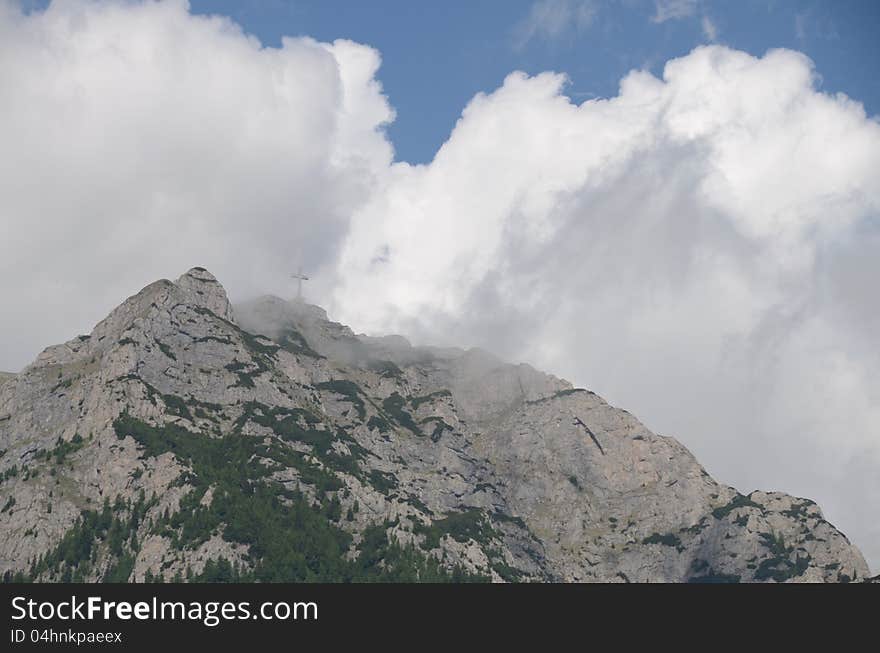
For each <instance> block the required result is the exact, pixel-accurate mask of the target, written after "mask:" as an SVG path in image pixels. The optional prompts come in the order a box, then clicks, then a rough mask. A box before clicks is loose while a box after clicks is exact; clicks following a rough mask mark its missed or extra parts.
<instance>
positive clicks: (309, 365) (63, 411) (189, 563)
mask: <svg viewBox="0 0 880 653" xmlns="http://www.w3.org/2000/svg"><path fill="white" fill-rule="evenodd" d="M0 451H2V456H0V481H2V484H0V502H2V504H3V506H2V512H0V572H5V574H6V578H7V579H15V578H17V579H20V580H21V579H33V580H40V581H55V580H68V579H73V580H88V581H95V580H102V579H107V580H132V581H142V580H145V579H146V580H149V579H152V578H161V579H165V580H171V579H192V580H218V579H226V578H238V579H241V580H262V581H270V580H288V581H299V580H381V579H390V580H415V579H421V580H493V581H501V580H506V581H525V580H551V581H616V582H644V581H736V580H740V581H777V582H781V581H831V582H836V581H850V580H862V579H865V578H866V577H867V576H868V569H867V566H866V564H865V562H864V560H863V558H862V556H861V554H860V553H859V552H858V550H857V549H856V548H855V547H854V546H852V545H851V544H850V543H849V542H848V540H847V539H846V537H845V536H844V535H843V534H842V533H841V532H839V531H838V530H837V529H836V528H834V526H832V525H831V524H829V523H828V522H827V521H825V519H824V518H823V516H822V512H821V511H820V509H819V507H818V506H816V504H814V503H813V502H811V501H809V500H807V499H799V498H795V497H791V496H788V495H785V494H780V493H774V492H759V491H756V492H752V493H751V494H749V495H743V494H740V493H738V492H737V491H736V490H734V489H733V488H730V487H727V486H724V485H721V484H719V483H717V482H715V481H714V480H713V479H712V478H711V477H710V476H709V475H708V474H707V473H706V472H705V471H704V470H703V468H702V467H701V466H700V465H699V463H698V462H697V461H696V460H695V459H694V457H693V456H692V455H691V454H690V453H689V452H688V451H687V450H686V449H685V448H684V447H683V446H682V445H681V444H679V443H678V442H676V441H675V440H673V439H671V438H667V437H661V436H658V435H655V434H653V433H651V432H650V431H648V430H647V429H646V428H645V427H644V426H643V425H642V424H640V423H639V422H638V420H636V419H635V418H634V417H633V416H632V415H630V414H629V413H628V412H626V411H624V410H620V409H617V408H614V407H612V406H609V405H608V404H607V403H605V402H604V401H603V400H602V399H601V398H600V397H598V396H596V395H595V394H593V393H592V392H589V391H587V390H582V389H577V388H572V387H571V385H570V384H569V383H567V382H565V381H563V380H561V379H557V378H555V377H553V376H550V375H547V374H543V373H541V372H538V371H536V370H534V369H533V368H531V367H529V366H527V365H509V364H506V363H503V362H501V361H499V360H497V359H495V358H494V357H492V356H490V355H488V354H486V353H484V352H480V351H475V350H468V351H463V350H458V349H437V348H425V347H412V346H410V345H409V343H408V342H407V341H406V340H405V339H403V338H400V337H387V338H368V337H364V336H357V335H355V334H354V333H353V332H352V331H351V330H350V329H349V328H348V327H345V326H343V325H340V324H337V323H334V322H331V321H329V320H328V319H327V316H326V314H325V313H324V312H323V311H322V310H321V309H319V308H317V307H314V306H308V305H303V304H298V303H295V302H293V303H291V302H285V301H282V300H280V299H278V298H274V297H265V298H262V299H259V300H256V301H253V302H250V303H248V304H245V305H241V306H237V307H236V308H235V310H233V308H232V307H231V306H230V304H229V301H228V299H227V297H226V293H225V292H224V290H223V288H222V287H221V286H220V284H219V283H218V282H217V280H216V279H215V278H214V277H213V276H212V275H211V274H210V273H208V272H207V271H205V270H204V269H201V268H194V269H193V270H190V271H189V272H187V273H186V274H184V275H183V276H182V277H181V278H180V279H178V280H177V281H176V282H174V283H172V282H170V281H164V280H163V281H158V282H156V283H154V284H151V285H150V286H148V287H146V288H144V289H143V290H142V291H141V292H140V293H138V294H137V295H135V296H133V297H130V298H129V299H127V300H126V301H125V302H124V303H123V304H122V305H121V306H120V307H118V308H117V309H116V310H114V311H113V312H112V313H111V314H110V315H109V316H108V317H107V318H106V319H105V320H104V321H102V322H101V323H100V324H98V325H97V326H96V327H95V329H94V330H93V331H92V333H91V334H90V335H88V336H80V337H78V338H75V339H73V340H71V341H69V342H67V343H65V344H63V345H58V346H55V347H50V348H49V349H47V350H45V351H44V352H43V353H42V354H41V355H40V356H39V357H38V358H37V360H36V361H35V362H34V363H33V364H32V365H30V366H29V367H28V368H26V369H25V370H24V371H22V372H21V373H20V374H18V375H16V376H13V377H11V378H8V379H6V380H0Z"/></svg>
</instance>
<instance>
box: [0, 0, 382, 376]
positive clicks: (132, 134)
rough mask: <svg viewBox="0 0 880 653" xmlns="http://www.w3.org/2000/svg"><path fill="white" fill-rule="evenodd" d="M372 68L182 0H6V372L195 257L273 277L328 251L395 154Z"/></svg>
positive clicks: (229, 276) (0, 11) (2, 156)
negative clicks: (23, 4)
mask: <svg viewBox="0 0 880 653" xmlns="http://www.w3.org/2000/svg"><path fill="white" fill-rule="evenodd" d="M379 63H380V57H379V54H378V53H377V52H376V51H375V50H374V49H372V48H369V47H366V46H363V45H358V44H355V43H351V42H348V41H337V42H335V43H318V42H316V41H314V40H311V39H307V38H298V39H285V40H284V41H283V44H282V46H281V47H280V48H266V47H263V46H261V44H260V43H259V42H258V41H257V40H256V39H255V38H254V37H252V36H248V35H247V34H244V33H243V32H242V31H241V29H240V28H239V27H238V26H237V25H236V24H235V23H233V22H231V21H230V20H228V19H225V18H220V17H196V16H193V15H191V14H190V13H189V9H188V6H187V4H186V3H185V2H182V1H175V2H162V3H155V2H148V3H143V4H135V3H114V2H100V3H96V2H84V1H78V0H73V1H68V2H58V3H53V4H52V5H51V6H50V7H49V8H48V10H46V11H45V12H34V13H31V14H29V15H24V14H22V12H21V11H20V10H19V9H18V7H17V6H16V5H14V4H12V3H9V2H2V3H0V97H2V98H3V101H2V102H0V143H2V147H0V296H2V297H3V303H4V306H5V307H9V310H4V313H5V315H4V319H3V320H2V334H0V335H2V344H0V348H2V350H0V352H2V356H0V369H2V368H13V369H15V368H18V367H21V366H22V365H24V364H25V363H27V362H28V361H29V360H31V359H32V357H33V356H34V354H35V353H36V351H38V350H39V348H40V347H42V346H46V345H48V344H50V343H52V342H57V341H59V340H63V339H66V338H68V337H70V336H71V335H74V334H75V333H80V332H83V331H88V330H89V329H90V328H91V326H92V325H93V324H94V323H95V322H96V321H97V320H98V319H100V318H101V317H102V315H103V314H104V313H106V312H107V311H109V309H111V308H112V307H113V306H114V305H115V304H116V303H117V302H118V301H119V300H120V299H121V298H123V297H125V296H126V295H128V294H130V293H131V292H132V291H134V290H137V289H138V288H139V287H140V286H143V285H144V284H146V283H148V282H149V281H151V280H153V279H156V278H161V277H165V276H172V275H176V274H179V272H180V271H181V270H185V269H187V268H188V267H190V266H192V265H196V264H199V265H205V266H207V267H209V268H211V269H212V270H213V271H214V272H215V273H216V274H218V275H219V276H221V277H223V278H224V280H226V282H227V284H228V285H229V286H230V290H231V291H232V292H234V293H243V292H247V291H251V292H253V291H255V290H256V289H258V288H262V289H271V288H273V287H274V289H275V290H276V291H278V292H283V291H285V290H288V289H289V288H286V287H284V286H283V285H279V283H278V279H279V276H280V278H282V279H283V272H284V271H293V270H295V269H296V266H298V265H300V264H302V265H304V266H306V267H307V268H309V269H312V268H315V267H317V266H320V265H321V264H325V263H327V262H328V261H331V260H332V259H333V257H334V252H335V250H336V248H337V246H338V243H339V241H340V238H341V237H342V236H343V234H344V233H345V232H346V231H347V224H348V219H349V216H350V215H351V213H352V212H353V211H354V209H355V208H356V207H357V206H358V205H359V204H360V203H361V202H362V201H364V199H365V198H366V197H368V196H369V195H370V194H371V193H372V192H373V190H374V187H375V178H376V177H377V175H379V174H381V173H383V171H384V170H386V169H387V167H388V165H389V164H390V162H391V160H392V158H393V152H392V148H391V146H390V144H389V143H388V141H387V139H386V138H385V136H384V133H383V132H382V130H381V126H382V125H383V124H384V123H386V122H388V121H390V120H392V119H393V115H394V114H393V111H392V110H391V108H390V107H389V105H388V103H387V101H386V99H385V98H384V96H383V95H382V89H381V86H380V85H379V83H378V81H377V80H376V76H375V73H376V70H377V69H378V67H379ZM279 272H282V274H281V275H279Z"/></svg>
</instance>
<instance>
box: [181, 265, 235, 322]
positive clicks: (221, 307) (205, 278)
mask: <svg viewBox="0 0 880 653" xmlns="http://www.w3.org/2000/svg"><path fill="white" fill-rule="evenodd" d="M175 284H176V285H177V287H178V288H180V289H181V290H183V291H184V292H185V293H187V295H188V296H189V298H190V300H191V301H192V302H193V304H195V305H196V306H203V307H204V308H207V309H208V310H209V311H212V312H213V313H216V314H217V315H219V316H220V317H222V318H223V319H225V320H229V321H230V322H234V321H235V318H234V315H233V311H232V304H230V303H229V298H228V297H227V296H226V290H225V289H224V288H223V286H222V285H220V282H219V281H217V278H216V277H215V276H214V275H213V274H211V273H210V272H208V271H207V270H206V269H205V268H200V267H195V268H192V269H190V270H188V271H187V272H186V273H185V274H182V275H181V276H180V278H179V279H178V280H177V281H176V282H175Z"/></svg>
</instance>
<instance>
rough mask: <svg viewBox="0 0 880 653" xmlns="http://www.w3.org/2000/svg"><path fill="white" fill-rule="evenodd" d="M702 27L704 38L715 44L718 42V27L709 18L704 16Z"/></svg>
mask: <svg viewBox="0 0 880 653" xmlns="http://www.w3.org/2000/svg"><path fill="white" fill-rule="evenodd" d="M700 26H701V27H702V28H703V36H704V37H706V40H707V41H710V42H715V41H717V40H718V26H717V25H716V24H715V22H714V21H713V20H712V19H711V18H709V16H707V15H703V18H702V19H701V20H700Z"/></svg>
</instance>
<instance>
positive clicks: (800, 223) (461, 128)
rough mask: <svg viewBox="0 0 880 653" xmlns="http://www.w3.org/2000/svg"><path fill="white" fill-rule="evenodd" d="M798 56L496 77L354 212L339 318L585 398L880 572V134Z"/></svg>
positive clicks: (337, 300)
mask: <svg viewBox="0 0 880 653" xmlns="http://www.w3.org/2000/svg"><path fill="white" fill-rule="evenodd" d="M814 80H815V74H814V71H813V67H812V63H811V62H810V61H809V60H808V59H807V58H806V57H804V56H803V55H801V54H798V53H796V52H792V51H785V50H775V51H771V52H769V53H767V54H766V55H765V56H764V57H762V58H756V57H752V56H750V55H747V54H745V53H743V52H737V51H734V50H730V49H727V48H724V47H719V46H708V47H701V48H697V49H696V50H694V51H693V52H692V53H691V54H689V55H687V56H685V57H682V58H680V59H676V60H673V61H670V62H668V63H667V65H666V67H665V70H664V73H663V77H662V78H661V79H658V78H655V77H653V76H652V75H650V74H649V73H647V72H641V71H634V72H632V73H630V74H629V75H628V76H627V77H626V78H625V79H624V80H623V81H622V82H621V85H620V92H619V94H618V96H617V97H614V98H611V99H608V100H592V101H589V102H585V103H583V104H581V105H576V104H574V103H572V102H571V101H570V100H569V98H567V97H566V96H565V87H566V79H565V77H564V76H561V75H555V74H549V73H546V74H541V75H537V76H534V77H528V76H526V75H525V74H522V73H514V74H512V75H510V76H509V77H508V78H507V79H506V80H505V82H504V84H503V85H502V86H501V87H500V88H499V89H497V90H495V91H494V92H492V93H488V94H480V95H478V96H476V97H475V98H474V99H473V100H472V101H471V102H470V104H469V105H468V106H467V107H466V108H465V110H464V112H463V114H462V117H461V119H460V121H459V122H458V124H457V125H456V128H455V130H454V131H453V132H452V134H451V135H450V137H449V140H448V141H447V142H446V143H445V144H444V145H443V147H442V148H441V149H440V151H439V152H438V153H437V155H436V157H435V159H434V160H433V162H432V163H431V164H429V165H420V166H410V165H407V164H396V165H394V166H393V167H392V168H391V169H390V170H389V174H388V175H387V177H386V179H385V180H384V181H383V184H382V189H381V191H380V192H378V193H377V194H376V195H374V196H373V198H372V199H371V200H370V202H369V203H367V204H366V205H365V206H364V207H363V208H361V209H360V210H359V211H358V213H357V214H356V215H355V217H354V218H353V220H352V224H351V230H350V232H349V234H348V238H347V241H346V244H345V246H344V248H343V249H342V252H341V256H340V260H339V266H338V272H339V282H338V285H337V289H336V293H335V296H334V300H333V302H332V306H331V312H332V313H333V314H335V315H336V316H338V317H340V318H341V319H343V320H344V321H348V322H350V323H352V324H354V325H355V326H356V327H360V328H361V329H365V330H367V331H371V332H376V333H381V332H389V331H394V332H403V333H407V334H409V335H411V336H413V337H415V339H416V340H420V341H429V342H440V343H444V344H445V343H448V344H453V343H457V344H462V343H463V344H471V345H479V346H483V347H486V348H489V349H491V350H493V351H495V352H498V353H500V354H502V355H503V356H505V357H507V358H509V359H513V360H526V361H528V362H531V363H533V364H535V365H537V366H539V367H541V368H543V369H548V370H552V371H554V372H556V373H559V374H561V375H563V376H565V377H567V378H569V379H571V380H573V381H574V382H576V383H577V384H579V385H582V386H586V387H589V388H592V389H594V390H596V391H598V392H600V394H603V395H605V396H606V397H607V398H609V399H610V400H611V401H613V402H614V403H616V404H617V405H620V406H624V407H627V408H629V409H631V410H633V411H635V412H636V414H638V415H639V416H640V417H642V418H643V419H644V420H645V421H646V423H647V424H648V425H649V426H650V427H653V428H654V429H656V430H658V431H660V432H663V433H666V434H673V435H675V436H677V437H679V438H680V439H681V440H683V441H684V442H685V443H686V444H687V445H688V446H689V447H690V448H691V449H692V450H693V451H694V452H695V454H696V455H697V456H698V457H699V459H700V460H701V461H702V462H703V463H705V464H706V465H707V466H708V468H709V470H710V471H711V472H712V473H714V474H715V475H716V476H717V477H718V478H720V479H722V480H724V481H726V482H729V483H733V484H736V485H737V486H739V487H740V488H742V489H744V490H750V489H753V488H756V487H760V488H776V489H781V490H785V491H789V492H792V493H794V494H797V495H800V496H810V497H813V498H815V499H817V500H818V501H820V502H821V505H822V506H823V507H824V508H825V510H826V512H827V514H828V516H829V518H830V519H832V520H833V521H834V522H835V523H837V524H838V525H840V526H841V527H842V528H843V529H844V530H845V531H846V532H848V533H849V534H850V535H851V536H853V537H854V539H855V541H856V542H857V543H858V544H859V545H860V546H862V548H863V550H864V551H865V552H866V554H867V555H868V556H869V557H870V558H871V560H872V562H873V564H874V565H875V566H876V565H877V564H878V562H880V526H878V524H877V520H876V519H874V518H872V515H876V512H877V509H878V507H880V480H878V478H880V475H878V474H877V473H876V470H877V469H878V468H880V432H878V424H880V391H878V388H877V385H876V383H874V382H873V381H872V379H876V378H878V377H880V354H878V352H877V348H876V346H875V339H876V336H875V334H876V333H877V332H878V327H880V300H878V298H877V295H876V292H875V291H874V290H873V289H872V288H873V283H874V280H876V279H877V278H880V221H878V217H880V125H878V124H877V122H876V121H873V120H869V119H867V118H866V116H865V114H864V111H863V109H862V107H861V105H859V104H857V103H855V102H853V101H851V100H849V99H848V98H846V97H844V96H829V95H826V94H823V93H820V92H818V91H817V90H816V89H815V86H814Z"/></svg>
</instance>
